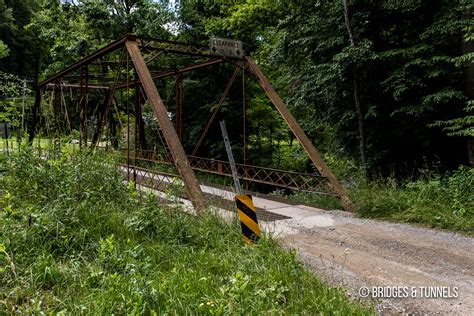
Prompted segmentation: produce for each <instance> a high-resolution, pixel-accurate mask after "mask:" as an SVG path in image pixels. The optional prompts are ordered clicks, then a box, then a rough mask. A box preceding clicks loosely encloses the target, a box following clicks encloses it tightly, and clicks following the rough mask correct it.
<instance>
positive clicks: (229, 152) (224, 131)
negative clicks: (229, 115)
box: [219, 121, 242, 195]
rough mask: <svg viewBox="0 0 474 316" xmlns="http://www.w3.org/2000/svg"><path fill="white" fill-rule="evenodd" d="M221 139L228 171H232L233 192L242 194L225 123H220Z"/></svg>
mask: <svg viewBox="0 0 474 316" xmlns="http://www.w3.org/2000/svg"><path fill="white" fill-rule="evenodd" d="M219 124H220V125H221V131H222V137H223V138H224V144H225V150H226V151H227V157H228V158H229V163H230V169H231V170H232V177H233V178H234V185H235V191H236V192H237V194H239V195H240V194H242V187H241V186H240V181H239V175H238V174H237V168H236V167H235V161H234V155H233V154H232V148H231V147H230V141H229V136H228V134H227V128H226V127H225V121H220V122H219Z"/></svg>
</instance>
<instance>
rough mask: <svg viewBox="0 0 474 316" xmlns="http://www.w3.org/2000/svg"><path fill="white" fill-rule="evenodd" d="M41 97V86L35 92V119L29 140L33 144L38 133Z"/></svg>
mask: <svg viewBox="0 0 474 316" xmlns="http://www.w3.org/2000/svg"><path fill="white" fill-rule="evenodd" d="M41 97H42V91H41V88H40V87H37V88H36V94H35V104H34V105H33V121H32V122H31V129H30V135H29V137H28V141H29V142H30V143H31V144H33V139H34V138H35V133H36V127H37V125H38V111H39V109H40V106H41Z"/></svg>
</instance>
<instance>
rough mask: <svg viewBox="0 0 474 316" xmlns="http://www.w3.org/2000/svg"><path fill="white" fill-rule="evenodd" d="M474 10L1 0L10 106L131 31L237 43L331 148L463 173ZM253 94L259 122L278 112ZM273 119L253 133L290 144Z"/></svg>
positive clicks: (381, 162)
mask: <svg viewBox="0 0 474 316" xmlns="http://www.w3.org/2000/svg"><path fill="white" fill-rule="evenodd" d="M471 10H472V3H471V2H470V1H434V2H433V1H417V0H413V1H393V0H387V1H365V0H364V1H358V0H357V1H291V0H285V1H269V0H259V1H244V0H242V1H240V0H239V1H179V2H174V1H171V2H169V1H151V0H130V1H125V0H124V1H112V0H110V1H108V0H107V1H99V0H97V1H93V0H88V1H56V0H43V1H35V0H20V1H9V0H1V1H0V15H1V17H2V18H1V22H0V23H1V27H0V40H1V41H0V57H1V59H0V71H1V76H2V88H3V90H2V98H5V97H9V98H11V97H12V95H11V94H12V93H13V94H15V93H16V94H17V95H21V93H22V92H21V91H22V89H23V84H22V80H23V79H27V84H28V88H29V89H31V90H34V86H35V84H36V82H37V81H38V80H40V79H41V78H44V77H45V76H46V75H47V74H51V73H52V72H54V71H57V70H59V69H61V68H62V67H64V66H66V65H69V64H71V63H72V62H74V61H76V60H78V59H79V58H80V57H83V56H85V55H87V54H88V53H91V52H93V51H94V50H96V49H97V48H100V47H101V46H103V45H105V44H107V43H109V42H110V41H112V40H114V39H117V38H119V37H121V36H123V35H124V34H127V33H133V34H138V35H146V36H151V37H157V38H161V39H173V40H178V41H184V42H189V43H199V44H205V45H207V44H208V40H209V38H210V37H211V36H220V37H228V38H236V39H240V40H242V41H244V43H245V46H246V50H247V52H248V53H249V54H251V55H253V56H255V58H256V59H257V60H258V62H259V63H260V64H261V65H262V66H263V67H264V69H265V70H266V72H267V74H268V75H269V77H270V78H271V79H272V80H273V83H274V84H275V86H276V88H277V91H279V93H280V94H281V95H283V96H284V98H285V101H286V103H287V104H288V105H289V107H290V109H291V110H292V112H293V113H294V114H295V115H296V117H297V119H298V121H299V122H300V123H301V124H302V126H303V128H304V130H305V131H306V132H307V133H308V135H309V136H310V138H311V139H313V140H314V142H315V143H316V144H317V146H318V147H319V148H320V149H322V150H323V151H326V152H330V153H332V154H335V155H337V156H340V157H343V158H350V159H355V161H357V162H358V165H359V166H360V167H361V168H363V169H366V170H367V171H369V173H372V174H373V173H377V174H379V173H382V174H385V175H387V174H390V173H392V174H393V173H395V174H401V175H407V174H412V172H413V170H415V169H418V168H422V167H425V166H430V167H431V166H436V167H441V168H443V169H446V168H447V169H453V168H456V167H457V165H458V164H460V163H461V164H467V163H468V161H469V159H471V163H472V159H474V158H473V154H472V146H473V145H472V135H473V126H472V123H473V116H472V106H473V105H472V99H473V93H474V92H473V89H474V85H473V80H474V79H473V76H474V75H473V72H474V70H473V66H472V58H473V52H472V41H473V37H474V33H473V32H474V25H473V20H472V18H471ZM12 75H13V76H15V77H11V76H12ZM13 78H14V79H13ZM12 79H13V80H12ZM194 79H198V80H199V78H194ZM190 80H191V79H190ZM206 80H210V81H213V80H214V81H213V82H209V83H208V85H209V89H208V91H207V92H202V91H201V92H199V94H198V93H189V94H190V95H189V96H186V103H187V104H189V106H191V105H192V104H195V103H196V102H195V100H193V98H201V99H206V100H209V102H213V101H215V99H216V95H217V94H218V93H219V92H218V89H221V87H220V86H217V87H216V85H217V84H218V82H219V78H210V79H206ZM7 82H8V83H9V84H6V83H7ZM15 83H16V85H15ZM15 87H16V89H15ZM7 88H9V90H7ZM249 92H250V94H251V95H250V100H249V102H250V103H251V105H250V106H249V108H250V109H251V110H250V111H251V113H250V114H249V115H250V116H251V117H250V118H249V122H255V121H256V120H257V119H258V117H259V116H261V115H265V113H264V112H265V111H270V110H269V109H268V107H267V106H266V104H264V103H265V101H263V100H262V99H263V98H262V96H261V95H259V92H258V90H257V89H252V87H249ZM234 93H239V92H238V91H235V92H234ZM5 103H6V101H2V107H8V106H7V105H5ZM198 104H199V103H198ZM229 107H230V105H229ZM9 108H11V106H10V107H9ZM11 111H14V110H13V109H11ZM262 111H263V113H262ZM2 112H4V111H2ZM3 115H5V114H3ZM252 115H253V119H252ZM13 116H14V115H13ZM267 117H269V119H266V120H264V121H263V122H260V123H259V124H255V123H254V124H253V125H252V123H251V126H250V128H251V129H252V130H251V134H255V135H258V136H259V137H268V138H271V139H276V140H279V139H281V140H286V139H287V138H288V133H287V132H286V130H285V129H284V128H283V126H282V125H281V124H280V122H279V121H278V120H277V119H276V118H275V117H274V115H273V116H272V114H270V115H268V116H267ZM206 118H207V116H203V117H202V118H200V119H201V120H205V119H206ZM11 119H12V120H13V117H11ZM263 150H273V149H270V148H264V149H263Z"/></svg>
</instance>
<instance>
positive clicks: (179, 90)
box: [175, 75, 183, 141]
mask: <svg viewBox="0 0 474 316" xmlns="http://www.w3.org/2000/svg"><path fill="white" fill-rule="evenodd" d="M175 98H176V132H177V133H178V137H179V140H180V141H181V140H182V137H183V126H182V124H183V78H182V77H181V75H178V76H176V82H175Z"/></svg>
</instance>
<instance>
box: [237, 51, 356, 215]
mask: <svg viewBox="0 0 474 316" xmlns="http://www.w3.org/2000/svg"><path fill="white" fill-rule="evenodd" d="M245 60H246V62H247V64H248V65H249V66H250V69H251V70H252V73H253V74H254V75H255V77H256V78H257V82H258V84H259V85H260V87H261V88H262V89H263V90H264V91H265V93H266V94H267V96H268V97H269V98H270V100H271V101H272V103H273V105H274V106H275V108H276V109H277V110H278V112H279V113H280V115H281V116H282V117H283V119H284V120H285V122H286V124H287V125H288V127H289V128H290V130H291V131H292V132H293V134H294V135H295V136H296V138H297V139H298V141H299V142H300V144H301V145H302V146H303V148H304V150H305V151H306V154H307V155H308V156H309V158H310V159H311V161H312V162H313V164H314V166H315V167H316V168H317V169H318V171H319V173H321V175H322V176H323V177H326V179H327V180H328V185H329V187H330V188H331V190H332V191H333V192H334V193H335V194H336V195H337V197H338V198H339V200H340V202H341V205H342V207H343V208H344V209H345V210H346V211H349V212H355V211H356V208H355V206H354V204H353V203H352V201H351V200H350V198H349V196H348V195H347V193H346V192H345V191H344V189H343V187H342V185H341V184H340V183H339V181H338V180H337V178H336V177H335V176H334V174H333V173H332V171H331V169H330V168H329V167H328V166H327V165H326V163H325V162H324V160H323V159H322V157H321V155H320V154H319V152H318V151H317V150H316V148H315V147H314V145H313V144H312V143H311V141H310V140H309V138H308V136H306V134H305V132H304V131H303V129H302V128H301V127H300V125H299V124H298V122H297V121H296V119H295V118H294V117H293V115H292V114H291V113H290V111H289V110H288V108H287V107H286V105H285V103H284V102H283V100H282V99H281V98H280V96H279V95H278V94H277V92H276V91H275V89H274V88H273V86H272V85H271V84H270V81H268V79H267V77H266V76H265V75H264V74H263V72H262V70H261V69H260V67H258V65H257V64H256V63H255V61H254V60H253V59H252V58H250V57H249V56H246V57H245Z"/></svg>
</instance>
